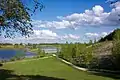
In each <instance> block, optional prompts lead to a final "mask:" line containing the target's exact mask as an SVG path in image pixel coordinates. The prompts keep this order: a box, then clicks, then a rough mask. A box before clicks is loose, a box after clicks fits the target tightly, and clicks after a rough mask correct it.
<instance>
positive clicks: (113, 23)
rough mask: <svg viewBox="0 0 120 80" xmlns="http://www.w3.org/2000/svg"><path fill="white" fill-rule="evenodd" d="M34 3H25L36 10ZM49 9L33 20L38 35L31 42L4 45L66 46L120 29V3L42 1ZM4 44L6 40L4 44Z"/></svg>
mask: <svg viewBox="0 0 120 80" xmlns="http://www.w3.org/2000/svg"><path fill="white" fill-rule="evenodd" d="M30 1H31V0H29V1H28V0H24V1H23V2H24V3H25V4H26V5H27V6H28V7H32V6H33V5H32V2H31V3H29V2H30ZM41 2H42V3H43V4H44V5H45V8H44V9H43V10H42V12H40V11H39V10H37V11H36V12H35V14H34V15H33V16H31V19H32V20H33V21H32V24H33V26H34V27H33V29H34V34H33V35H31V36H30V38H27V39H26V38H24V37H21V38H15V39H5V40H4V42H12V43H15V42H19V43H20V42H22V43H56V42H57V43H64V42H66V41H68V42H88V41H89V40H95V39H97V40H98V39H100V38H101V37H104V36H105V35H107V34H109V33H110V32H112V31H113V30H114V29H116V28H119V26H120V22H119V17H118V14H119V13H120V2H116V3H114V4H113V5H110V4H109V3H106V0H41ZM1 41H2V40H1Z"/></svg>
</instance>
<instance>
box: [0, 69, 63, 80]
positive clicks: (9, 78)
mask: <svg viewBox="0 0 120 80" xmlns="http://www.w3.org/2000/svg"><path fill="white" fill-rule="evenodd" d="M0 80H65V79H60V78H55V77H47V76H41V75H15V74H13V71H12V70H5V69H0Z"/></svg>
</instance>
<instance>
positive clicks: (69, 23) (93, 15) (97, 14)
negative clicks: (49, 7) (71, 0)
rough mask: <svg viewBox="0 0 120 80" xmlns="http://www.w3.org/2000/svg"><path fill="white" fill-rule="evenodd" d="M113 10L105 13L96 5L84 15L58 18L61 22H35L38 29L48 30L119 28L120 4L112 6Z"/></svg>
mask: <svg viewBox="0 0 120 80" xmlns="http://www.w3.org/2000/svg"><path fill="white" fill-rule="evenodd" d="M112 7H113V9H112V10H111V11H110V12H105V11H104V8H103V7H102V6H100V5H95V6H94V7H93V8H92V9H90V10H85V12H84V13H73V14H71V15H68V16H57V19H59V21H41V20H40V21H39V20H37V21H33V24H34V26H36V27H46V28H56V29H61V28H79V27H84V26H119V25H120V21H119V18H120V17H119V13H120V2H116V3H114V4H112Z"/></svg>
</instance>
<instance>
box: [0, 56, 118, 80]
mask: <svg viewBox="0 0 120 80" xmlns="http://www.w3.org/2000/svg"><path fill="white" fill-rule="evenodd" d="M108 76H109V75H104V76H103V75H101V74H92V73H88V72H83V71H79V70H76V69H74V68H72V67H70V66H68V65H66V64H64V63H62V62H60V61H58V60H57V59H56V58H54V57H51V58H46V59H40V60H33V61H21V62H15V63H6V64H4V65H3V66H2V67H1V68H0V80H115V78H118V77H115V76H109V77H108ZM117 80H119V78H118V79H117Z"/></svg>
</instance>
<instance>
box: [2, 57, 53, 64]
mask: <svg viewBox="0 0 120 80" xmlns="http://www.w3.org/2000/svg"><path fill="white" fill-rule="evenodd" d="M50 57H53V56H49V57H43V58H37V59H29V60H19V61H13V62H6V63H3V64H12V63H16V62H28V61H35V60H40V59H47V58H50Z"/></svg>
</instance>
